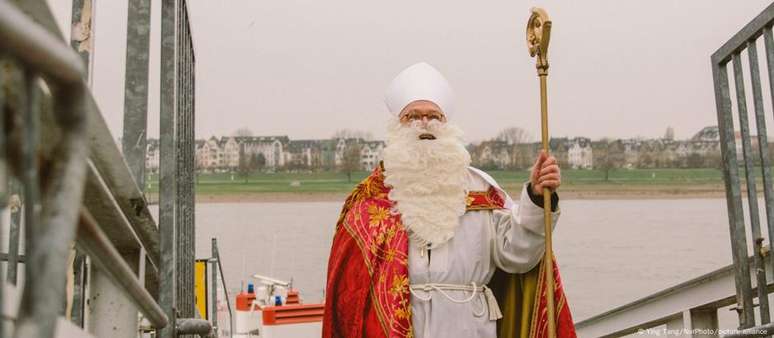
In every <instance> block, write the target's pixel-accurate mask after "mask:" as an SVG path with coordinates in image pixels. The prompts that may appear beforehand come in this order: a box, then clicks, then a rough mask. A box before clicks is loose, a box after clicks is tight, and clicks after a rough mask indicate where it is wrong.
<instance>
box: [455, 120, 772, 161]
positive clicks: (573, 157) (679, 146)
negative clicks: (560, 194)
mask: <svg viewBox="0 0 774 338" xmlns="http://www.w3.org/2000/svg"><path fill="white" fill-rule="evenodd" d="M739 138H740V136H739V135H737V139H739ZM549 147H550V149H551V154H552V155H553V156H554V157H556V159H557V161H558V162H559V165H560V166H561V167H566V168H573V169H592V168H686V167H693V168H697V167H715V168H717V167H719V166H720V137H719V133H718V128H717V127H716V126H710V127H705V128H703V129H702V130H700V131H699V132H698V133H696V134H695V135H694V136H693V137H691V138H690V139H687V140H674V139H672V138H658V139H643V138H632V139H616V140H611V139H603V140H598V141H592V140H591V139H589V138H586V137H574V138H566V137H562V138H552V139H551V140H550V142H549ZM737 147H738V148H739V149H738V151H737V154H739V155H741V153H742V151H741V142H739V140H738V141H737ZM752 147H753V148H754V149H757V142H755V140H754V141H753V145H752ZM540 148H541V145H540V144H539V143H519V144H513V143H508V142H505V141H500V140H490V141H484V142H481V143H479V144H474V145H470V146H469V149H468V150H469V151H470V153H471V157H472V158H473V162H474V165H476V166H479V167H481V168H484V169H524V168H529V167H530V166H531V165H532V164H533V162H534V160H535V155H536V154H537V153H538V151H539V150H540Z"/></svg>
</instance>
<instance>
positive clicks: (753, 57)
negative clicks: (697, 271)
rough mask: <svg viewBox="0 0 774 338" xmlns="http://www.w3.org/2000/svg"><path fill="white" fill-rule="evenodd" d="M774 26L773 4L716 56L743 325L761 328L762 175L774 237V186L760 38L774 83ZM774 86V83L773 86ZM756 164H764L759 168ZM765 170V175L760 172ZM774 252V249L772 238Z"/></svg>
mask: <svg viewBox="0 0 774 338" xmlns="http://www.w3.org/2000/svg"><path fill="white" fill-rule="evenodd" d="M773 23H774V4H771V5H769V6H768V7H767V8H766V9H765V10H764V11H763V12H762V13H761V14H759V15H758V16H757V17H755V18H754V19H753V20H752V21H751V22H750V23H748V24H747V25H746V26H745V27H744V28H742V30H740V31H739V32H738V33H737V34H736V35H734V36H733V37H732V38H731V39H730V40H729V41H728V42H726V43H725V44H723V46H722V47H720V48H719V49H718V50H717V51H716V52H715V53H714V54H712V57H711V60H712V77H713V80H714V85H715V104H716V107H717V118H718V129H719V133H720V148H721V152H722V159H723V161H722V163H723V166H722V172H723V179H724V182H725V190H726V203H727V207H728V223H729V232H730V235H731V250H732V257H733V263H734V267H735V271H734V272H735V276H736V278H735V286H736V303H737V304H738V307H737V308H738V314H739V327H740V328H751V327H753V326H755V325H756V324H755V314H754V307H753V306H754V305H753V298H757V299H758V307H759V316H760V321H761V324H767V323H769V322H770V320H771V318H770V311H769V300H768V290H767V289H766V288H758V292H757V294H755V295H754V294H753V290H752V286H751V285H752V283H751V279H752V278H751V277H750V271H751V268H752V271H753V272H754V277H753V278H754V279H755V280H756V282H757V284H759V285H763V284H766V270H767V269H771V268H772V267H771V266H770V265H769V266H768V267H767V265H766V264H763V256H764V247H763V240H764V239H763V236H762V235H761V224H760V222H761V220H760V216H759V214H758V192H757V187H756V176H758V175H761V176H762V179H763V194H764V201H765V202H764V203H765V209H766V218H765V220H766V223H767V227H768V232H769V233H774V190H773V189H774V186H772V176H771V159H769V154H768V134H767V132H766V119H765V115H764V107H763V91H762V89H761V76H760V66H759V60H758V51H757V40H758V38H760V37H761V36H763V40H764V45H765V49H766V50H765V53H766V61H767V63H766V65H767V70H768V76H769V79H770V80H774V38H772V31H771V25H772V24H773ZM743 52H746V54H747V63H748V65H749V76H750V79H749V80H750V84H751V87H752V88H751V89H752V94H753V95H752V97H753V107H754V111H755V125H756V127H757V148H758V151H757V153H756V152H754V151H753V147H752V141H751V139H752V136H751V133H750V127H749V121H748V116H747V115H748V114H747V108H748V104H747V96H746V94H745V91H746V83H745V79H744V77H745V71H744V69H743V68H742V61H743V60H742V53H743ZM729 63H731V64H732V65H733V71H734V89H735V90H734V91H735V94H736V95H735V96H736V105H737V113H738V123H739V131H740V134H741V143H742V144H741V146H742V147H741V148H742V157H741V160H742V162H743V166H744V182H745V183H746V190H747V204H748V207H749V221H750V222H749V225H750V232H751V235H752V241H753V243H752V244H753V245H752V247H753V254H752V257H753V265H752V267H748V265H747V264H745V262H746V261H747V257H748V246H747V238H746V236H747V230H746V226H745V220H744V214H743V211H742V209H743V205H742V188H741V186H742V185H741V183H740V173H739V164H738V162H737V156H738V154H737V146H736V133H735V128H734V119H733V114H732V107H731V105H732V99H731V94H730V89H729V83H728V70H727V68H728V64H729ZM772 83H774V82H772ZM769 93H770V95H771V98H772V99H774V86H772V85H770V86H769ZM754 162H759V163H760V168H759V169H756V167H755V165H754ZM758 170H760V173H759V174H756V172H757V171H758ZM767 249H769V250H771V249H774V243H773V242H772V241H771V240H770V241H769V247H768V248H767Z"/></svg>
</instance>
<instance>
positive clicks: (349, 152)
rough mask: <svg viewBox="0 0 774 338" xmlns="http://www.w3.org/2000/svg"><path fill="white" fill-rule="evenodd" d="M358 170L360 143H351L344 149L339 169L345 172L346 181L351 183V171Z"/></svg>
mask: <svg viewBox="0 0 774 338" xmlns="http://www.w3.org/2000/svg"><path fill="white" fill-rule="evenodd" d="M358 170H360V144H357V143H354V142H353V143H351V144H348V145H347V147H346V149H344V156H343V158H342V161H341V166H339V171H341V172H343V173H346V174H347V182H349V183H352V173H353V172H355V171H358Z"/></svg>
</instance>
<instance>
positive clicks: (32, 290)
mask: <svg viewBox="0 0 774 338" xmlns="http://www.w3.org/2000/svg"><path fill="white" fill-rule="evenodd" d="M94 2H95V0H74V1H73V7H74V11H73V24H74V25H73V27H76V24H82V26H78V27H81V28H83V30H82V31H80V33H82V34H85V35H84V36H81V37H78V38H75V37H74V38H73V47H77V48H78V51H80V53H81V54H80V55H79V54H77V53H76V52H75V51H73V49H72V48H70V46H68V45H67V44H66V43H65V42H64V41H63V40H62V39H61V38H60V36H61V35H62V34H61V32H59V30H58V28H57V25H56V22H55V20H54V18H53V15H52V14H51V11H50V9H49V8H48V5H47V3H46V1H44V0H13V1H11V0H0V66H2V67H0V113H2V114H3V116H2V117H3V118H0V208H10V209H11V213H10V214H11V217H10V220H11V224H10V238H9V243H10V244H11V245H10V247H9V252H8V253H7V254H6V255H4V256H3V257H4V258H6V259H7V262H8V263H7V266H8V268H7V269H6V272H7V275H8V276H7V282H8V283H7V284H6V278H3V277H2V276H0V284H3V285H4V287H2V288H0V291H4V290H12V291H14V290H15V289H13V288H10V289H9V288H8V287H9V286H11V285H14V284H15V283H16V281H17V273H16V271H17V266H18V264H19V263H20V262H21V261H22V259H20V258H22V257H23V264H24V285H23V288H21V289H22V291H21V292H22V296H21V301H20V305H19V309H18V315H15V314H13V315H11V316H8V315H7V314H6V313H2V314H1V315H2V316H0V317H2V318H6V319H11V320H13V321H15V325H13V327H14V330H13V331H12V332H13V336H14V337H25V338H26V337H52V336H54V333H55V332H60V335H61V332H71V331H72V330H62V329H61V325H63V324H62V321H61V318H62V316H64V315H66V313H65V310H64V309H65V305H66V304H73V305H72V306H73V307H74V308H73V310H72V315H73V322H74V323H75V324H74V325H73V324H69V325H73V326H80V327H81V330H84V331H86V332H81V333H77V334H76V335H77V336H84V335H86V334H94V335H96V336H100V337H102V336H108V335H110V336H111V337H116V338H120V337H134V336H136V335H137V332H138V331H137V330H138V323H137V311H139V312H140V313H142V314H143V316H144V317H145V318H146V319H147V320H148V321H149V322H150V324H151V325H152V326H153V327H154V328H156V329H163V330H161V331H160V332H159V334H160V336H162V337H177V335H178V334H180V335H183V334H197V335H209V334H210V333H211V326H210V324H209V323H207V322H206V321H203V320H197V319H194V318H193V313H194V312H193V311H194V304H193V297H194V296H193V260H194V246H193V243H194V240H195V237H194V234H195V228H194V218H193V213H194V185H193V163H194V162H193V156H194V141H193V140H194V134H193V131H194V123H193V121H194V115H195V114H194V110H195V109H194V104H193V102H194V93H195V91H194V64H195V59H194V49H193V42H192V41H193V40H192V37H191V33H190V27H189V23H188V12H187V4H186V1H185V0H164V1H163V3H162V9H163V12H164V13H163V14H162V84H161V90H162V109H161V120H162V135H161V140H162V143H163V149H162V153H163V154H164V155H163V158H166V159H170V160H167V161H164V162H163V163H162V170H164V173H165V174H166V175H167V176H166V179H165V180H164V182H163V183H162V186H161V194H162V196H165V197H166V198H164V197H162V199H161V210H160V216H161V217H160V222H159V224H158V225H157V224H156V221H155V220H154V218H153V217H152V216H151V213H150V211H149V210H148V207H147V203H146V200H145V198H144V194H143V191H142V187H143V186H144V185H143V184H142V178H143V173H142V169H139V168H142V167H144V161H145V156H144V149H142V151H137V150H138V149H137V148H138V147H140V148H144V138H145V137H147V135H146V130H147V81H148V80H147V62H148V59H147V55H148V48H149V46H148V40H147V38H148V37H147V35H145V36H142V34H139V33H137V32H143V30H142V28H145V29H146V30H147V31H149V25H150V9H149V8H150V1H149V0H130V1H129V2H130V6H129V17H130V20H129V25H133V27H132V28H135V29H129V31H130V33H129V34H128V48H127V55H128V59H129V58H131V59H132V60H131V62H129V64H128V65H127V91H129V90H133V91H134V92H133V93H131V96H132V99H131V100H130V99H127V102H126V107H127V112H126V114H125V119H128V120H130V122H129V123H125V130H124V136H125V137H124V147H123V148H124V150H132V151H134V152H132V155H129V156H127V158H124V157H123V156H122V154H121V151H120V150H119V149H118V147H117V146H116V144H115V142H114V137H113V136H112V135H111V133H110V131H109V129H108V128H107V125H106V123H105V121H104V119H103V117H102V115H101V113H100V111H99V109H98V107H97V105H96V103H95V101H94V98H93V97H92V95H91V92H90V90H89V86H88V85H87V81H86V79H87V78H88V71H87V69H89V68H90V60H91V59H93V57H92V55H91V53H92V52H93V48H94V44H93V41H88V43H84V41H86V40H88V39H93V35H91V34H93V33H92V32H93V30H94V26H93V16H92V15H93V10H92V9H93V8H92V7H91V6H93V5H94ZM137 29H139V30H137ZM135 33H137V34H139V35H140V36H137V34H135ZM133 34H134V35H133ZM143 39H145V40H143ZM81 43H82V44H81ZM138 55H139V56H138ZM143 55H145V56H146V57H145V58H143V57H142V56H143ZM138 59H139V60H138ZM143 62H144V63H145V64H144V65H143ZM143 72H145V75H144V76H143V74H142V73H143ZM137 81H141V82H142V83H139V84H138V83H136V82H137ZM129 84H134V85H129ZM138 86H139V87H143V86H144V88H145V90H144V91H143V90H139V91H138V90H137V88H138ZM6 94H8V95H6ZM6 121H10V122H11V124H10V125H5V126H4V125H1V124H2V123H3V122H6ZM127 135H128V136H130V137H129V138H127V137H126V136H127ZM131 142H136V143H131ZM131 144H140V146H138V147H135V148H132V146H131ZM127 153H129V152H127ZM6 156H7V157H6ZM6 168H8V169H6ZM135 178H138V179H135ZM9 180H10V181H11V189H9V185H8V182H9ZM17 181H18V182H17ZM138 183H139V184H138ZM170 196H171V197H170ZM22 215H23V217H21V216H22ZM3 221H4V220H3ZM22 229H23V232H24V233H25V236H24V238H23V241H20V240H19V238H18V237H19V234H20V232H22ZM160 230H161V231H160ZM19 242H23V243H24V247H25V250H24V255H23V256H21V255H20V254H19V246H18V245H19ZM73 243H75V252H78V253H82V254H85V256H82V257H87V259H86V260H85V261H87V262H88V263H84V264H82V265H81V264H78V263H76V264H75V265H76V266H77V267H76V268H75V269H74V270H75V271H76V272H75V274H76V275H78V273H81V274H83V273H85V271H86V270H85V269H81V268H82V267H84V266H93V267H94V268H90V269H89V270H88V271H89V272H88V276H89V277H88V278H86V277H83V276H82V277H83V278H84V279H83V281H86V280H89V282H88V283H90V285H89V290H90V291H89V294H86V292H85V287H84V285H83V283H81V284H80V285H78V283H77V282H76V285H75V286H74V289H75V290H73V288H72V287H69V288H68V289H67V290H66V289H65V285H64V281H65V280H66V279H67V277H68V274H69V275H72V270H68V256H71V255H69V253H71V252H73V250H72V249H71V245H72V244H73ZM76 262H77V260H76ZM189 262H190V264H189ZM146 263H147V264H146ZM189 280H190V282H189ZM57 281H62V282H61V283H60V282H57ZM170 285H172V286H173V287H172V288H170ZM175 285H177V286H179V287H178V288H175V287H174V286H175ZM189 286H190V288H189ZM66 291H67V292H66ZM70 293H72V294H70ZM87 297H88V298H89V299H90V301H89V302H86V301H85V299H86V298H87ZM11 298H13V297H11ZM4 299H5V297H2V292H0V309H5V308H6V307H4V306H3V304H2V301H3V300H4ZM156 299H158V301H157V300H156ZM116 303H118V304H121V303H123V304H125V305H124V306H120V307H116V306H115V305H116ZM86 304H88V305H86ZM84 308H85V309H84ZM122 309H123V310H122ZM85 311H86V312H89V315H88V316H87V317H88V319H87V321H86V322H84V321H83V317H84V316H83V314H84V312H85ZM121 311H123V313H119V312H121ZM76 313H79V314H78V315H76ZM75 317H79V319H78V320H76V319H75ZM65 323H66V322H65ZM170 323H172V324H174V325H170ZM3 324H6V323H5V320H0V326H2V325H3ZM4 332H5V330H3V328H2V327H0V338H1V337H3V335H4Z"/></svg>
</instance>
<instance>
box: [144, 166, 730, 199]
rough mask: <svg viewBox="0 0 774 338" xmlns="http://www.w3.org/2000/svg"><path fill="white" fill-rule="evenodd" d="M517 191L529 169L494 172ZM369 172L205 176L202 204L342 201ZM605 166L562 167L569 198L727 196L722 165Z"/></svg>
mask: <svg viewBox="0 0 774 338" xmlns="http://www.w3.org/2000/svg"><path fill="white" fill-rule="evenodd" d="M489 174H491V175H492V176H493V177H494V178H495V179H496V180H497V182H498V183H499V184H500V185H501V186H503V188H505V189H506V190H507V191H509V192H510V193H511V194H517V193H518V192H519V190H520V189H521V185H522V184H523V182H526V181H527V178H528V172H527V171H489ZM366 175H368V173H367V172H356V173H353V175H352V180H351V181H348V180H347V175H346V174H344V173H335V172H317V173H254V174H252V175H250V177H247V178H244V177H239V176H238V175H236V174H235V175H231V174H228V173H219V174H199V176H198V178H197V186H196V191H197V199H198V201H200V202H238V201H295V200H300V201H318V200H319V201H325V200H339V199H342V198H343V197H344V196H345V195H346V194H347V193H348V192H350V191H351V190H352V188H353V187H354V186H355V184H357V182H359V181H360V180H361V179H363V178H364V177H366ZM605 176H606V175H605V172H604V171H601V170H571V169H565V170H563V171H562V179H563V182H562V187H561V188H560V190H559V191H560V194H561V195H562V197H563V198H702V197H722V196H724V195H723V194H724V192H723V178H722V174H721V172H720V170H717V169H631V170H629V169H619V170H611V171H610V172H609V173H607V177H605ZM157 180H158V177H157V176H155V175H153V176H151V177H150V180H149V181H150V182H151V184H150V185H149V189H148V192H149V193H150V197H151V200H155V196H154V195H155V193H156V192H157V191H158V184H157Z"/></svg>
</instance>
